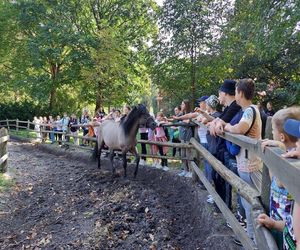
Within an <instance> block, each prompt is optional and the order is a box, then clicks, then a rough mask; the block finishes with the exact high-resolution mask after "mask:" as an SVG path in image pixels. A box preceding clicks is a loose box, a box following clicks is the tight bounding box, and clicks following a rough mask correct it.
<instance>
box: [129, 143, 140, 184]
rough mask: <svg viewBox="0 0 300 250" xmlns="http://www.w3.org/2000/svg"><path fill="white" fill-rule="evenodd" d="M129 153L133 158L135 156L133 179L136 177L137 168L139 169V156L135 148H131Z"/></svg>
mask: <svg viewBox="0 0 300 250" xmlns="http://www.w3.org/2000/svg"><path fill="white" fill-rule="evenodd" d="M130 151H131V153H132V154H134V156H135V163H136V165H135V170H134V178H135V177H136V175H137V172H138V168H139V163H140V155H139V153H138V151H137V149H136V147H133V148H132V149H131V150H130Z"/></svg>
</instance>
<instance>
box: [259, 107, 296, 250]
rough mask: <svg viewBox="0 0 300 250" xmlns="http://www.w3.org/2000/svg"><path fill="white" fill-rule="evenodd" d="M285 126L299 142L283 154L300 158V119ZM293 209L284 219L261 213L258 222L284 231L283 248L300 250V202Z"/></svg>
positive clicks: (289, 120)
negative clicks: (293, 148)
mask: <svg viewBox="0 0 300 250" xmlns="http://www.w3.org/2000/svg"><path fill="white" fill-rule="evenodd" d="M298 109H299V108H298ZM283 128H284V131H285V132H286V133H287V134H289V135H291V136H294V137H296V138H297V142H296V149H295V150H291V151H289V152H288V153H285V154H283V155H282V156H283V157H286V158H288V157H293V158H294V157H297V158H298V159H300V120H295V119H288V120H286V122H285V123H284V127H283ZM277 177H278V176H277ZM292 210H293V212H292V215H288V216H287V217H286V218H285V219H283V220H274V219H273V218H270V217H269V216H268V215H266V214H261V215H259V216H258V222H259V223H260V224H262V225H264V226H265V227H267V228H269V229H273V230H277V231H280V232H282V236H283V245H282V248H283V249H293V250H295V249H297V250H300V243H299V242H300V204H299V203H298V202H295V204H294V207H293V209H292Z"/></svg>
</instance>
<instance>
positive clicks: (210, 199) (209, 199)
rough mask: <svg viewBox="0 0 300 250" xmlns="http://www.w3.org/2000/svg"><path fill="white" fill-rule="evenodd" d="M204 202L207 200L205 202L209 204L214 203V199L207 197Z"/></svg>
mask: <svg viewBox="0 0 300 250" xmlns="http://www.w3.org/2000/svg"><path fill="white" fill-rule="evenodd" d="M206 202H207V203H210V204H214V199H213V197H211V198H208V199H207V200H206Z"/></svg>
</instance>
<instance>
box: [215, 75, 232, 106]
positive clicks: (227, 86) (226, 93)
mask: <svg viewBox="0 0 300 250" xmlns="http://www.w3.org/2000/svg"><path fill="white" fill-rule="evenodd" d="M235 85H236V81H234V80H224V82H223V84H222V86H221V87H220V89H219V101H220V104H222V105H227V103H228V102H229V101H231V100H232V99H234V95H235Z"/></svg>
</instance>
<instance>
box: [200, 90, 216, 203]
mask: <svg viewBox="0 0 300 250" xmlns="http://www.w3.org/2000/svg"><path fill="white" fill-rule="evenodd" d="M205 103H206V111H207V112H204V111H203V110H202V109H201V110H200V109H198V110H197V111H200V113H201V114H200V115H199V116H198V117H197V120H198V121H199V122H201V123H203V124H207V122H208V121H210V119H211V118H212V119H214V118H217V117H218V116H219V115H220V112H218V111H217V107H218V105H219V99H218V97H217V96H215V95H211V96H210V97H208V98H207V99H206V100H205ZM199 137H200V136H199ZM205 137H206V140H205V143H203V142H202V141H201V137H200V142H201V145H202V146H203V147H205V148H206V149H207V150H208V151H210V145H211V144H212V143H211V141H212V138H211V136H210V135H209V134H207V129H205ZM204 173H205V177H206V178H207V180H208V181H209V182H210V183H213V176H214V174H215V171H214V170H213V168H212V167H211V165H210V164H209V163H208V162H207V161H206V160H204ZM207 198H208V199H207V202H208V203H213V198H212V196H211V195H208V197H207Z"/></svg>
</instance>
